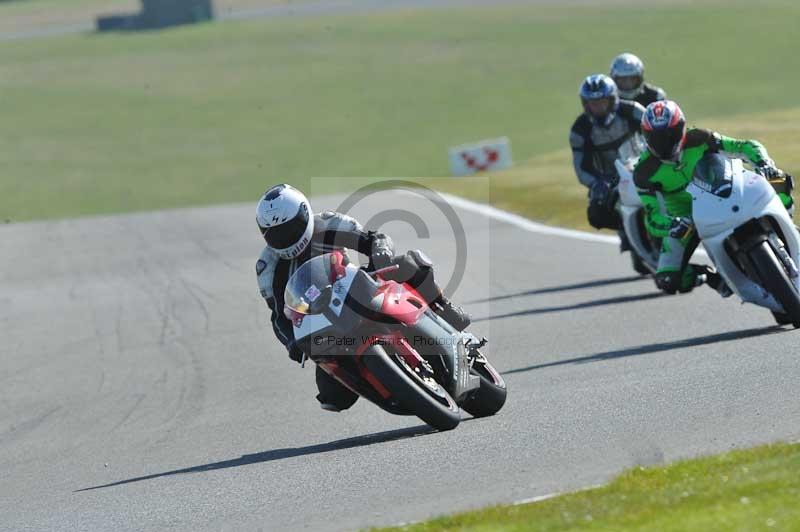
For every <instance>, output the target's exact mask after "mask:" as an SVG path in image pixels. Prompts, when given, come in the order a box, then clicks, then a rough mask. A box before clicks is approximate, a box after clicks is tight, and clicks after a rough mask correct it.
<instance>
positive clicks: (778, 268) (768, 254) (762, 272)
mask: <svg viewBox="0 0 800 532" xmlns="http://www.w3.org/2000/svg"><path fill="white" fill-rule="evenodd" d="M749 256H750V260H751V261H752V262H753V266H755V268H756V270H757V271H758V275H759V278H760V280H761V285H762V286H763V287H764V288H765V289H766V290H767V291H768V292H769V293H770V294H772V296H773V297H774V298H775V299H776V300H777V301H778V303H780V304H781V306H782V307H783V310H784V312H782V313H773V315H775V318H776V321H778V323H780V322H781V321H783V322H784V323H787V324H788V323H791V324H792V325H794V327H795V328H800V294H798V293H797V289H796V288H795V286H794V283H792V280H791V279H790V278H789V275H788V274H787V273H786V269H785V268H784V266H783V264H782V263H781V261H780V260H778V257H776V256H775V252H774V251H773V250H772V247H771V246H770V245H769V242H762V243H761V244H759V245H758V246H757V247H755V248H753V249H752V250H750V252H749ZM776 314H777V315H776ZM779 317H780V320H779V319H778V318H779Z"/></svg>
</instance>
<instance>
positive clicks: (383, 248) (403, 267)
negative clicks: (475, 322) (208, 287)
mask: <svg viewBox="0 0 800 532" xmlns="http://www.w3.org/2000/svg"><path fill="white" fill-rule="evenodd" d="M343 248H348V249H353V250H356V251H358V252H359V253H361V254H362V255H366V256H367V257H369V259H370V264H369V266H368V268H369V269H372V268H373V265H374V262H375V261H376V260H377V259H379V258H380V259H381V261H388V262H391V263H392V264H397V265H399V266H400V268H399V269H398V270H397V271H396V272H392V273H391V274H388V275H386V278H391V279H393V280H396V281H400V282H405V281H408V282H409V283H410V284H411V285H412V286H414V287H415V288H416V289H417V290H418V292H419V293H420V295H421V296H422V297H424V298H425V299H426V300H428V302H431V301H434V300H436V299H437V298H438V297H440V296H441V290H440V289H439V287H438V286H437V285H436V283H435V281H434V278H433V270H432V269H431V268H430V265H429V264H428V265H423V264H420V263H418V262H417V261H415V260H413V259H412V254H406V255H403V256H400V257H395V256H394V243H393V242H392V239H391V238H389V237H388V236H387V235H385V234H383V233H379V232H374V231H365V230H364V228H363V227H362V226H361V224H359V223H358V222H357V221H356V220H355V219H353V218H351V217H350V216H347V215H344V214H340V213H337V212H333V211H326V212H323V213H321V214H317V215H315V216H314V230H313V233H312V236H311V243H310V244H309V245H308V247H307V248H306V250H305V251H304V252H303V253H302V254H301V255H300V256H298V257H296V258H295V259H292V260H287V259H283V258H281V257H280V256H278V254H277V253H276V252H275V250H273V249H272V248H270V247H269V246H266V247H264V249H263V251H262V252H261V256H260V257H259V259H258V261H257V262H256V275H257V276H258V286H259V288H260V289H261V295H262V296H263V297H264V299H265V301H266V302H267V306H268V307H269V309H270V312H271V317H270V320H271V322H272V329H273V330H274V331H275V336H277V337H278V340H280V342H281V343H282V344H283V345H284V346H286V348H287V349H288V351H289V357H290V358H291V359H292V360H296V361H297V362H299V361H300V360H301V357H302V355H303V353H302V351H301V350H300V349H299V348H298V347H297V346H296V345H295V342H294V327H293V325H292V322H291V321H290V320H289V319H288V318H286V316H284V314H283V306H284V299H283V292H284V290H285V289H286V284H287V283H288V282H289V278H290V277H291V276H292V274H293V273H294V272H295V271H296V270H297V269H298V268H299V267H300V265H302V264H303V263H304V262H306V261H307V260H309V259H310V258H312V257H317V256H319V255H322V254H324V253H330V252H332V251H335V250H341V249H343ZM385 265H386V264H379V265H378V266H379V267H383V266H385ZM316 380H317V387H318V388H319V392H320V393H319V395H317V399H318V400H319V401H320V403H323V404H332V405H335V406H336V407H337V408H338V409H339V410H344V409H347V408H349V407H350V406H352V404H353V403H355V401H356V399H358V396H357V395H356V394H354V393H353V392H352V391H350V390H349V389H347V388H346V387H344V386H343V385H341V384H340V383H339V382H338V381H336V380H335V379H333V378H332V377H330V376H329V375H328V374H327V373H326V372H325V371H324V370H322V369H321V368H320V367H319V366H317V368H316Z"/></svg>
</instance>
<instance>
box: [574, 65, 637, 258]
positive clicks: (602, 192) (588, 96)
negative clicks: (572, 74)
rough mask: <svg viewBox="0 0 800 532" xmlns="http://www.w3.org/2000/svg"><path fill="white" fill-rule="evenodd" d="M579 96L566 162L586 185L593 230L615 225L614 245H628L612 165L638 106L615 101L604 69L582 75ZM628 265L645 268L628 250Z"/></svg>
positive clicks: (633, 130)
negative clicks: (618, 241)
mask: <svg viewBox="0 0 800 532" xmlns="http://www.w3.org/2000/svg"><path fill="white" fill-rule="evenodd" d="M579 95H580V99H581V105H582V106H583V113H581V114H580V116H578V118H577V119H576V120H575V122H574V123H573V124H572V128H571V129H570V132H569V144H570V147H571V148H572V165H573V167H574V169H575V174H576V175H577V177H578V181H580V182H581V184H582V185H584V186H585V187H587V188H588V189H589V206H588V207H587V210H586V214H587V217H588V219H589V224H591V226H592V227H594V228H596V229H603V228H608V229H616V230H617V231H618V232H619V235H620V239H621V241H622V244H621V247H620V250H621V251H627V250H629V249H630V246H629V244H628V240H627V237H626V236H625V232H624V231H623V230H622V222H621V220H620V217H619V213H618V212H617V210H616V208H615V204H616V201H617V197H618V196H619V194H618V193H617V191H616V186H617V183H618V182H619V175H617V169H616V167H615V166H614V161H615V160H616V159H617V150H618V149H619V147H620V146H621V145H622V144H623V143H625V142H626V141H627V140H628V139H630V138H631V137H632V136H633V135H635V134H637V133H638V132H639V128H640V127H641V120H642V115H643V114H644V107H642V106H641V105H639V104H638V103H636V102H631V101H627V100H621V99H620V97H619V91H618V90H617V86H616V84H615V83H614V80H612V79H611V78H610V77H608V76H606V75H604V74H594V75H591V76H588V77H587V78H586V79H584V80H583V83H581V86H580V90H579ZM632 259H633V262H634V269H636V271H639V272H640V273H649V272H648V270H646V269H645V267H644V265H643V264H640V263H638V261H637V259H638V257H636V256H635V255H632Z"/></svg>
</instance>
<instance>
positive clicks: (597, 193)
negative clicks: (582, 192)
mask: <svg viewBox="0 0 800 532" xmlns="http://www.w3.org/2000/svg"><path fill="white" fill-rule="evenodd" d="M610 192H611V187H610V186H609V184H608V183H607V182H606V181H603V180H602V179H595V180H594V183H592V186H591V187H590V188H589V200H590V201H592V202H593V203H605V202H606V201H608V195H609V193H610Z"/></svg>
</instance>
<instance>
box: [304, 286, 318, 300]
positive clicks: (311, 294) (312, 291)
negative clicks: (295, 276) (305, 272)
mask: <svg viewBox="0 0 800 532" xmlns="http://www.w3.org/2000/svg"><path fill="white" fill-rule="evenodd" d="M321 294H322V292H321V291H320V289H319V288H317V287H316V286H315V285H313V284H312V285H311V286H309V287H308V290H306V292H305V294H304V295H305V296H306V299H308V301H309V302H310V303H313V302H314V301H316V300H317V299H319V296H320V295H321Z"/></svg>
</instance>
